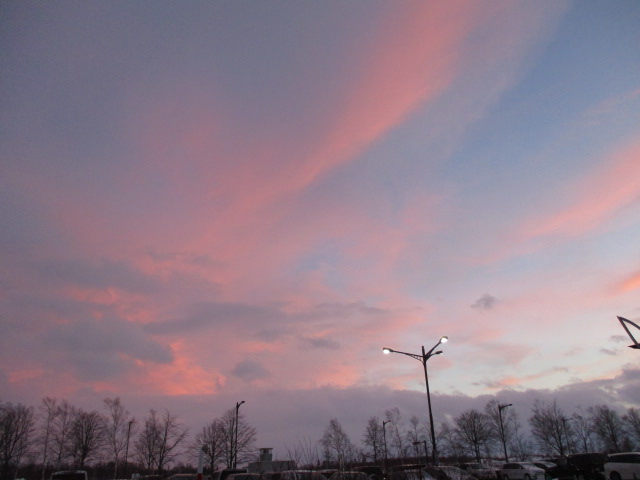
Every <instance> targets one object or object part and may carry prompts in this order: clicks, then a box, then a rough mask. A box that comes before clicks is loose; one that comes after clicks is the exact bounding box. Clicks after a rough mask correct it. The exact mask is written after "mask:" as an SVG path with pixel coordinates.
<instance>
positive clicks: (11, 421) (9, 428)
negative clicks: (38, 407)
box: [0, 403, 35, 479]
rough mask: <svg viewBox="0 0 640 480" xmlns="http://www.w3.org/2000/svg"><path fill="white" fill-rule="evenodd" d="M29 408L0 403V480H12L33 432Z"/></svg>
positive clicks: (32, 417) (31, 414)
mask: <svg viewBox="0 0 640 480" xmlns="http://www.w3.org/2000/svg"><path fill="white" fill-rule="evenodd" d="M34 422H35V420H34V414H33V409H32V408H31V407H26V406H24V405H22V404H17V405H13V404H11V403H0V478H7V479H8V478H14V477H15V471H16V470H17V468H18V465H19V464H20V461H21V460H22V457H23V456H24V455H25V454H26V453H27V450H28V448H29V442H30V441H31V436H32V434H33V430H34Z"/></svg>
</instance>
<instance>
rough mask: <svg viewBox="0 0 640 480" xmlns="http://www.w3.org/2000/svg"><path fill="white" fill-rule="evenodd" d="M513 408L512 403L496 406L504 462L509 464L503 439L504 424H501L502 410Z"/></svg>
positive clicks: (504, 439) (505, 443)
mask: <svg viewBox="0 0 640 480" xmlns="http://www.w3.org/2000/svg"><path fill="white" fill-rule="evenodd" d="M511 406H513V404H512V403H507V404H506V405H498V416H499V417H500V438H501V439H502V448H504V462H505V463H509V455H507V440H506V438H504V423H503V422H502V410H504V409H505V408H507V407H511Z"/></svg>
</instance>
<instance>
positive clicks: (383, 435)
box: [382, 420, 391, 473]
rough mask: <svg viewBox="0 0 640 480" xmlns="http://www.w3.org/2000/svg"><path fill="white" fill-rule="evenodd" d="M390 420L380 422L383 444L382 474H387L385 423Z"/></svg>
mask: <svg viewBox="0 0 640 480" xmlns="http://www.w3.org/2000/svg"><path fill="white" fill-rule="evenodd" d="M390 421H391V420H383V421H382V441H383V442H384V468H383V470H384V472H385V473H387V423H389V422H390Z"/></svg>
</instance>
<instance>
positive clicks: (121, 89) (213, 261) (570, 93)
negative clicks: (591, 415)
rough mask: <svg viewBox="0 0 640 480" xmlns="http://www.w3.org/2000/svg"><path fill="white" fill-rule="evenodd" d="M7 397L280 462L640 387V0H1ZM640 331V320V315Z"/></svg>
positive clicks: (0, 216) (0, 322) (613, 400)
mask: <svg viewBox="0 0 640 480" xmlns="http://www.w3.org/2000/svg"><path fill="white" fill-rule="evenodd" d="M0 44H2V48H1V49H0V64H1V65H2V68H1V69H0V104H1V105H2V108H1V112H2V113H1V115H0V400H2V401H10V402H14V403H18V402H21V403H24V404H27V405H32V406H37V405H38V404H39V403H40V402H41V400H42V398H44V397H45V396H49V397H54V398H58V399H66V400H68V401H69V402H71V403H72V404H74V405H78V406H81V407H83V408H86V409H100V408H102V405H101V402H102V400H103V399H104V398H114V397H120V398H121V400H122V402H123V404H124V405H125V406H126V407H127V408H128V409H129V410H130V411H131V412H132V414H135V416H136V418H137V419H142V418H143V417H144V416H145V415H146V414H147V413H148V411H149V409H150V408H154V409H156V410H163V409H170V410H171V411H172V412H173V413H176V414H177V415H178V416H179V418H180V419H181V420H182V421H183V422H184V424H185V425H187V426H189V428H190V429H191V430H192V431H193V432H195V431H198V430H199V429H201V428H202V427H203V426H204V425H205V424H206V423H207V422H210V421H211V420H212V419H213V418H216V417H219V416H221V415H222V414H223V413H224V411H225V410H227V409H229V408H233V407H234V406H235V403H236V402H237V401H241V400H244V401H245V402H246V403H245V404H243V405H242V407H241V408H242V413H243V415H245V416H246V419H247V421H248V422H250V423H251V424H253V425H254V426H256V428H257V430H258V445H257V446H258V447H273V448H274V449H275V450H274V454H275V456H276V457H277V458H278V457H279V458H283V457H284V456H285V455H286V451H287V448H289V447H292V446H293V445H294V444H295V443H296V442H298V441H300V440H301V439H311V440H313V441H315V440H317V439H319V438H320V436H321V435H322V430H323V428H324V427H325V426H326V425H327V424H328V422H329V420H330V419H331V418H337V419H338V420H339V421H340V423H341V424H343V426H345V429H346V430H347V432H348V433H349V434H350V435H351V437H352V440H354V441H356V442H357V441H358V440H359V439H360V438H361V436H362V433H363V432H364V429H365V426H366V420H367V419H368V418H369V417H371V416H374V415H375V416H379V417H382V416H383V415H384V411H385V409H389V408H393V407H398V408H399V409H400V411H401V412H402V414H403V416H404V418H409V417H410V416H412V415H418V416H420V417H421V418H422V419H424V418H426V399H425V397H426V395H425V385H424V375H423V371H422V366H421V365H420V364H419V363H418V362H416V361H415V360H413V359H411V358H409V357H406V356H403V355H399V354H392V355H388V356H385V355H383V354H382V347H390V348H392V349H395V350H400V351H404V352H409V353H420V349H421V347H422V346H424V347H425V348H426V349H429V348H431V347H432V346H433V345H435V344H436V343H437V342H438V339H439V338H440V337H441V336H442V335H447V336H448V337H449V342H448V343H446V345H443V346H442V348H441V349H442V351H443V354H442V355H439V356H437V357H433V358H431V359H430V360H429V362H428V367H429V381H430V389H431V394H432V400H433V414H434V418H435V421H436V423H441V422H443V421H451V419H453V418H455V416H457V415H459V414H460V413H461V412H462V411H464V410H465V409H469V408H479V409H481V408H483V406H484V405H485V404H486V403H487V401H488V400H490V399H494V398H496V399H498V400H500V401H501V402H509V403H513V404H514V408H515V409H516V410H517V412H518V413H519V415H520V417H521V420H523V421H524V422H525V423H526V419H527V418H528V416H529V414H530V406H531V404H532V402H533V400H534V399H536V398H538V399H543V400H549V401H551V400H553V399H558V401H559V402H560V404H561V405H562V406H563V408H565V409H566V410H567V411H568V412H571V411H573V409H575V408H577V407H578V406H582V407H589V406H592V405H598V404H607V405H609V406H611V407H613V408H618V409H625V408H629V407H631V406H635V407H638V406H640V405H639V399H640V363H639V362H640V354H639V353H638V351H637V350H632V349H629V348H627V346H628V345H629V344H630V343H631V340H630V339H629V338H628V336H627V335H626V332H625V331H624V330H623V329H622V327H621V325H620V323H619V322H618V320H617V318H616V316H617V315H620V316H622V317H625V318H627V319H629V320H630V321H632V322H635V323H638V322H640V47H639V45H640V2H637V1H631V0H619V1H615V2H599V1H581V2H564V1H555V0H554V1H550V0H544V1H539V2H513V1H499V0H496V1H491V2H484V1H479V0H477V1H468V2H467V1H458V0H454V1H447V2H436V1H408V0H398V1H394V2H385V1H379V0H372V1H359V0H356V1H352V2H338V1H327V2H297V1H287V0H281V1H277V2H276V1H265V2H257V1H244V0H241V1H234V2H229V1H219V2H204V1H192V2H169V1H158V2H150V1H144V0H143V1H139V2H124V1H114V2H94V1H83V2H72V1H64V0H63V1H58V2H33V1H20V2H4V3H3V4H2V7H1V8H0ZM638 333H640V332H638Z"/></svg>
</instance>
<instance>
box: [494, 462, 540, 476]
mask: <svg viewBox="0 0 640 480" xmlns="http://www.w3.org/2000/svg"><path fill="white" fill-rule="evenodd" d="M498 476H499V477H500V480H544V477H545V474H544V470H543V469H541V468H539V467H536V466H535V465H534V464H533V463H529V462H511V463H505V464H504V465H503V466H502V468H501V469H500V470H498Z"/></svg>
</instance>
